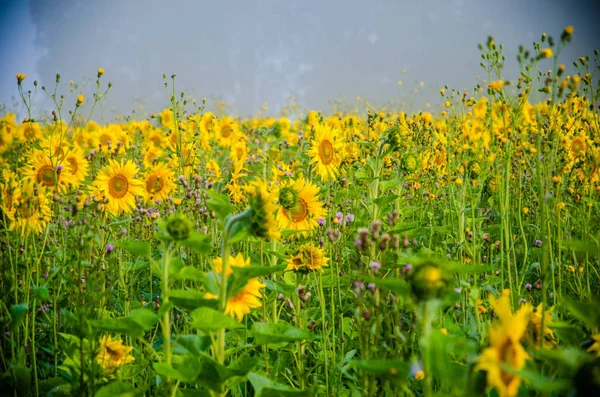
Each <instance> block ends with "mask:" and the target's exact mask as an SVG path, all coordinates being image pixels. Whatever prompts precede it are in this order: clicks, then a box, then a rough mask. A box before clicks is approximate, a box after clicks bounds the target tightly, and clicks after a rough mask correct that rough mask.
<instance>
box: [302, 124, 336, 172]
mask: <svg viewBox="0 0 600 397" xmlns="http://www.w3.org/2000/svg"><path fill="white" fill-rule="evenodd" d="M342 153H343V145H342V142H341V139H340V138H339V134H338V130H337V129H336V128H333V127H330V126H323V125H317V126H316V127H315V138H314V140H313V141H312V147H311V148H310V149H309V150H308V154H309V155H310V156H311V157H312V159H311V161H310V162H311V164H314V165H315V168H316V172H317V174H318V175H319V176H320V177H321V179H322V180H323V181H328V180H330V179H336V178H337V176H338V175H339V173H340V170H339V168H340V164H341V163H342Z"/></svg>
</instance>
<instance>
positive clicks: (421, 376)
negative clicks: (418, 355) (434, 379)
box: [415, 370, 425, 380]
mask: <svg viewBox="0 0 600 397" xmlns="http://www.w3.org/2000/svg"><path fill="white" fill-rule="evenodd" d="M423 379H425V372H424V371H423V370H421V371H419V372H417V373H416V374H415V380H423Z"/></svg>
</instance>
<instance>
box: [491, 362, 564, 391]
mask: <svg viewBox="0 0 600 397" xmlns="http://www.w3.org/2000/svg"><path fill="white" fill-rule="evenodd" d="M500 368H502V370H503V371H506V372H509V373H512V374H516V375H518V376H520V377H521V378H522V379H523V380H524V381H525V382H527V383H528V384H529V385H530V386H531V387H532V388H533V389H535V390H537V391H540V392H543V393H557V392H561V391H566V390H568V389H569V387H570V386H571V382H570V381H569V380H568V379H560V378H558V379H557V378H552V379H550V378H546V377H545V376H544V375H542V374H539V373H537V372H534V371H532V370H529V369H522V370H516V369H514V368H512V367H511V366H510V365H506V364H500Z"/></svg>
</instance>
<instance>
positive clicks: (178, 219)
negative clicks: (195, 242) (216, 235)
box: [165, 213, 194, 241]
mask: <svg viewBox="0 0 600 397" xmlns="http://www.w3.org/2000/svg"><path fill="white" fill-rule="evenodd" d="M165 229H166V231H167V233H168V234H169V236H170V237H171V238H172V239H173V240H177V241H179V240H186V239H187V238H188V237H189V236H190V233H191V232H192V231H193V229H194V225H193V224H192V222H191V221H190V220H189V219H188V218H187V216H185V215H183V214H179V213H175V214H173V215H171V216H170V217H169V218H168V219H167V221H166V223H165Z"/></svg>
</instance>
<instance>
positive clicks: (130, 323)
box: [91, 309, 158, 338]
mask: <svg viewBox="0 0 600 397" xmlns="http://www.w3.org/2000/svg"><path fill="white" fill-rule="evenodd" d="M157 321H158V316H157V315H156V314H154V313H152V312H151V311H150V310H148V309H136V310H132V311H131V312H130V313H129V316H126V317H119V318H107V319H101V320H93V321H91V325H92V327H94V328H95V329H98V330H102V331H107V332H114V333H119V334H125V335H129V336H131V337H134V338H136V337H139V336H142V335H144V332H145V331H149V330H151V329H152V328H154V326H155V325H156V322H157Z"/></svg>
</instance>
